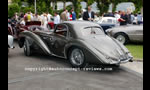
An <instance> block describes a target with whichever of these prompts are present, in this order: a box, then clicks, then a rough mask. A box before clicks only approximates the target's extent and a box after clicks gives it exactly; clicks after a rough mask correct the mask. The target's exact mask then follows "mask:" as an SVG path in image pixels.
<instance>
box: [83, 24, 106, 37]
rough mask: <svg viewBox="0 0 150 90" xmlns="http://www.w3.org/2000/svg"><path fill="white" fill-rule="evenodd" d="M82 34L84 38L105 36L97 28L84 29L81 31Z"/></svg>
mask: <svg viewBox="0 0 150 90" xmlns="http://www.w3.org/2000/svg"><path fill="white" fill-rule="evenodd" d="M82 34H83V35H84V36H88V35H105V34H104V32H103V31H102V29H101V28H100V27H98V26H92V27H85V28H84V29H83V30H82Z"/></svg>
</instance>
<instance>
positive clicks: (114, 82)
mask: <svg viewBox="0 0 150 90" xmlns="http://www.w3.org/2000/svg"><path fill="white" fill-rule="evenodd" d="M29 67H37V68H38V67H63V68H70V64H69V63H68V62H67V60H64V59H60V58H56V57H50V56H45V55H34V56H31V57H26V56H25V55H24V53H23V49H20V48H19V47H18V46H16V48H15V49H14V50H10V53H9V55H8V90H142V89H143V77H141V76H139V75H137V74H135V73H134V72H132V71H130V70H129V71H128V69H125V68H124V67H120V68H119V69H115V70H113V71H77V72H76V71H43V72H42V71H35V72H30V71H25V68H29Z"/></svg>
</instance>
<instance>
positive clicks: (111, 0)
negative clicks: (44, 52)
mask: <svg viewBox="0 0 150 90" xmlns="http://www.w3.org/2000/svg"><path fill="white" fill-rule="evenodd" d="M22 1H24V2H27V3H28V4H29V7H21V2H22ZM36 1H37V12H38V13H39V14H40V13H42V12H50V13H51V14H53V13H54V12H55V11H56V10H57V4H56V3H57V2H58V1H61V2H63V3H64V7H65V6H66V2H72V4H73V7H74V10H75V12H76V14H77V17H78V16H79V12H80V11H81V4H79V3H80V2H81V1H85V2H87V6H89V5H92V4H93V3H94V2H97V8H98V9H99V10H100V12H99V14H100V15H102V14H103V13H105V12H107V11H108V9H109V5H110V4H112V11H113V12H115V10H116V6H117V5H118V4H119V3H121V2H133V3H134V4H135V8H136V10H135V12H139V11H140V9H141V8H142V7H143V0H36ZM12 2H13V3H16V5H18V6H20V7H21V11H23V10H24V11H23V12H26V11H32V12H34V0H12ZM50 3H53V4H54V5H53V6H51V4H50ZM16 5H15V6H16ZM18 6H16V7H17V8H18ZM11 7H12V6H11ZM16 7H15V8H16ZM66 8H67V9H68V8H69V9H70V7H66ZM17 11H18V10H17ZM62 11H63V10H58V12H59V13H61V12H62ZM9 12H10V11H9ZM9 14H11V15H12V12H10V13H9ZM11 15H10V16H11Z"/></svg>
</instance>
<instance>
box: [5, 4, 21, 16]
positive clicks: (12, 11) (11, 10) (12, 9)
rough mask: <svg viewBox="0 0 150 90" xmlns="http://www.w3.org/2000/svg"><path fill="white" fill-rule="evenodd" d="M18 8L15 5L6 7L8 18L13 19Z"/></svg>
mask: <svg viewBox="0 0 150 90" xmlns="http://www.w3.org/2000/svg"><path fill="white" fill-rule="evenodd" d="M19 10H20V8H19V5H18V4H17V3H12V4H11V5H8V17H13V16H14V14H15V13H16V12H19Z"/></svg>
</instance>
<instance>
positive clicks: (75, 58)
mask: <svg viewBox="0 0 150 90" xmlns="http://www.w3.org/2000/svg"><path fill="white" fill-rule="evenodd" d="M71 61H72V63H73V64H75V65H81V64H82V63H83V62H84V54H83V52H82V51H81V50H80V49H74V50H73V51H72V53H71Z"/></svg>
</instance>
